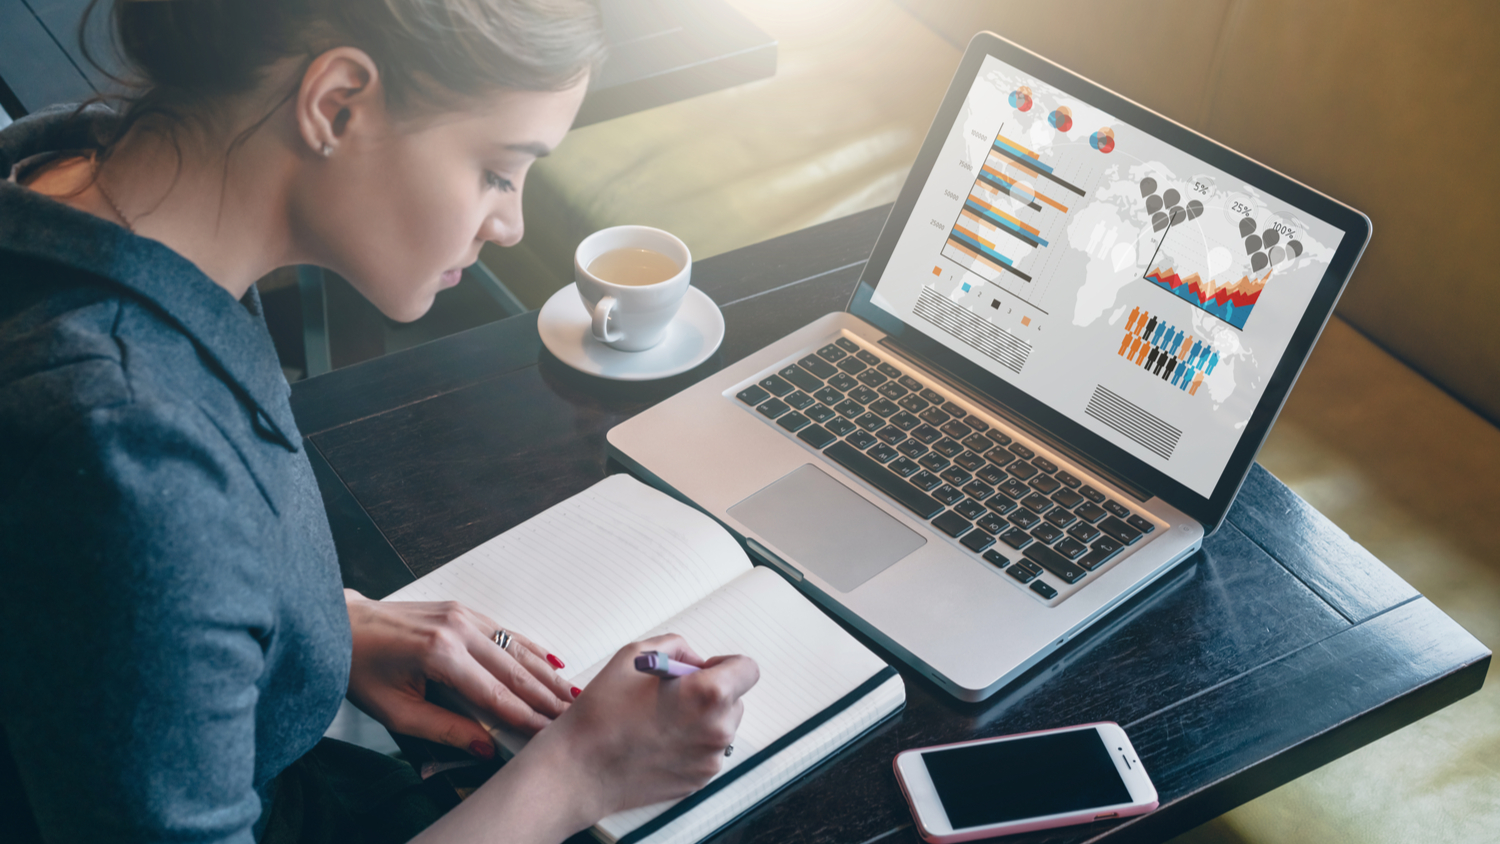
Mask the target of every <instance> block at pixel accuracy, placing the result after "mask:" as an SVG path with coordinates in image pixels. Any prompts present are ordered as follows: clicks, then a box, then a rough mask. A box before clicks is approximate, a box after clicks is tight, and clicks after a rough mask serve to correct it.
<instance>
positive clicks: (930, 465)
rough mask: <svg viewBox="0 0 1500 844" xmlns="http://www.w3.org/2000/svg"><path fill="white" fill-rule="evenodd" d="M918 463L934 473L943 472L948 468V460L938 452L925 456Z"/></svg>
mask: <svg viewBox="0 0 1500 844" xmlns="http://www.w3.org/2000/svg"><path fill="white" fill-rule="evenodd" d="M917 462H918V463H920V464H922V466H923V467H924V468H927V469H931V470H932V471H934V472H941V471H943V470H944V469H946V468H948V458H946V457H944V456H943V455H941V454H938V453H936V452H934V453H932V454H928V455H926V456H924V457H923V458H922V459H921V460H918V461H917Z"/></svg>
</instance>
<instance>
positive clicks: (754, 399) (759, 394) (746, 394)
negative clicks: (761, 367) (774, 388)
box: [735, 384, 771, 407]
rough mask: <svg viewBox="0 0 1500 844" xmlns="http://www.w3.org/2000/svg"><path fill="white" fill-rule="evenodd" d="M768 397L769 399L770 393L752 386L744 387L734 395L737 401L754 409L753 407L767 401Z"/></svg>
mask: <svg viewBox="0 0 1500 844" xmlns="http://www.w3.org/2000/svg"><path fill="white" fill-rule="evenodd" d="M770 397H771V394H770V393H768V392H766V391H765V390H762V389H761V388H760V387H757V386H756V385H754V384H751V385H750V386H748V387H746V388H745V389H743V390H740V391H739V392H738V393H736V394H735V398H737V399H739V400H740V401H742V402H744V403H745V404H748V405H750V406H751V407H754V406H756V405H758V404H760V403H761V402H763V401H765V400H766V399H768V398H770Z"/></svg>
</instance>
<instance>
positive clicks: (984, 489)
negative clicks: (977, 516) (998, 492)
mask: <svg viewBox="0 0 1500 844" xmlns="http://www.w3.org/2000/svg"><path fill="white" fill-rule="evenodd" d="M964 494H965V495H967V496H969V497H970V498H973V499H974V500H976V501H983V500H985V499H986V498H989V497H990V496H991V495H994V494H995V488H994V487H992V486H990V485H988V484H983V483H980V482H979V481H973V482H970V483H968V484H966V485H965V486H964Z"/></svg>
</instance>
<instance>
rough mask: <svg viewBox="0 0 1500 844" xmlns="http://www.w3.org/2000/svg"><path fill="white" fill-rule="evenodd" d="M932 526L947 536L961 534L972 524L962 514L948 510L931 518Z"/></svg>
mask: <svg viewBox="0 0 1500 844" xmlns="http://www.w3.org/2000/svg"><path fill="white" fill-rule="evenodd" d="M932 526H933V527H935V528H937V529H938V530H940V531H942V532H943V533H946V534H948V535H949V536H963V535H964V534H965V533H966V532H968V530H969V528H971V527H973V525H970V524H969V520H968V519H965V518H964V517H963V516H960V515H959V514H957V513H955V512H953V511H952V510H949V511H948V512H946V513H944V514H942V515H941V516H938V517H937V518H936V519H933V520H932Z"/></svg>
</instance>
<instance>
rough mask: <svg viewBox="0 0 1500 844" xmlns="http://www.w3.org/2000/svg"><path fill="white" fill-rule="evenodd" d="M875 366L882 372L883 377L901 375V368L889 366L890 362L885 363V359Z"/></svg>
mask: <svg viewBox="0 0 1500 844" xmlns="http://www.w3.org/2000/svg"><path fill="white" fill-rule="evenodd" d="M875 368H876V369H879V370H880V371H881V373H882V374H884V375H885V377H887V378H900V377H901V370H899V369H897V368H896V367H894V366H891V365H890V364H888V363H886V362H885V361H881V362H880V363H879V364H877V365H876V367H875Z"/></svg>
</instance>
